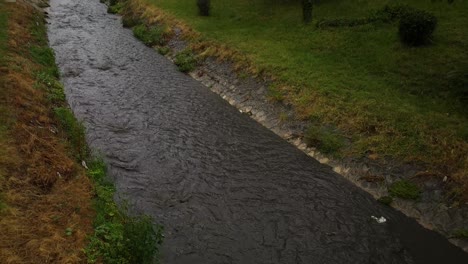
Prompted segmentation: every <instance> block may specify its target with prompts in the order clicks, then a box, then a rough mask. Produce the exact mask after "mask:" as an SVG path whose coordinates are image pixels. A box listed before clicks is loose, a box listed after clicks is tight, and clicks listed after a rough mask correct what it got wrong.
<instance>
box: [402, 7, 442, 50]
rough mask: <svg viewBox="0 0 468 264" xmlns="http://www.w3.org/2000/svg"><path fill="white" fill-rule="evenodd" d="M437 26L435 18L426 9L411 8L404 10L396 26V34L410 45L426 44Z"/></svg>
mask: <svg viewBox="0 0 468 264" xmlns="http://www.w3.org/2000/svg"><path fill="white" fill-rule="evenodd" d="M436 26H437V18H436V17H435V16H434V15H433V14H431V13H428V12H426V11H421V10H411V11H408V12H406V14H404V15H403V16H402V17H401V19H400V24H399V27H398V34H399V35H400V39H401V41H402V42H403V43H405V44H407V45H410V46H419V45H423V44H426V43H427V42H428V41H429V40H430V38H431V36H432V33H433V32H434V30H435V28H436Z"/></svg>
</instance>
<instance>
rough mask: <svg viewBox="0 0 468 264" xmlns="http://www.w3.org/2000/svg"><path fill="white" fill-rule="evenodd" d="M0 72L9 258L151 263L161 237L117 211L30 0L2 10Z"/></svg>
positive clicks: (5, 255) (0, 163) (4, 246)
mask: <svg viewBox="0 0 468 264" xmlns="http://www.w3.org/2000/svg"><path fill="white" fill-rule="evenodd" d="M0 73H1V74H0V88H1V91H2V93H0V110H1V111H0V205H1V206H0V209H1V210H0V241H1V243H0V259H1V260H2V261H3V262H5V263H82V262H92V263H94V262H99V263H101V262H104V263H152V262H153V261H154V255H155V254H156V253H157V252H158V246H159V244H160V243H161V239H162V235H161V230H160V229H158V230H157V232H156V231H155V230H154V229H153V225H152V222H151V221H150V220H149V219H148V218H146V217H132V216H129V215H128V214H127V213H126V212H127V211H126V210H124V209H121V208H120V207H118V206H117V205H116V204H115V203H114V201H113V197H114V188H113V186H112V184H111V183H109V182H108V181H107V180H106V178H105V173H104V172H105V166H104V163H102V162H100V161H99V160H97V159H95V158H93V157H91V156H90V151H89V149H88V147H87V145H86V141H85V133H84V128H83V126H82V125H81V124H80V123H79V122H77V120H76V119H75V117H74V116H73V113H72V112H71V110H70V109H69V108H68V106H67V104H66V102H65V95H64V91H63V86H62V84H61V83H60V82H59V80H58V77H59V71H58V69H57V67H56V65H55V57H54V53H53V51H52V50H51V49H50V48H49V47H48V42H47V37H46V28H45V20H44V17H43V14H42V13H41V12H39V11H38V10H37V9H35V8H33V7H32V5H31V4H29V3H26V2H23V1H21V0H19V1H18V2H17V3H11V4H4V3H3V2H0ZM86 162H87V163H88V164H90V165H89V168H85V167H88V166H87V165H86ZM93 222H94V223H93ZM93 227H94V228H93Z"/></svg>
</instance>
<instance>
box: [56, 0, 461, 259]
mask: <svg viewBox="0 0 468 264" xmlns="http://www.w3.org/2000/svg"><path fill="white" fill-rule="evenodd" d="M49 13H50V20H49V21H50V25H49V39H50V44H51V46H52V47H53V49H54V50H55V52H56V55H57V61H58V64H59V67H60V69H61V72H62V80H63V82H64V84H65V89H66V93H67V97H68V100H69V103H70V106H71V107H72V109H73V111H74V112H75V114H76V115H77V117H78V118H79V119H81V120H83V122H84V123H85V126H86V128H87V136H88V141H89V143H90V145H91V146H92V147H94V148H96V149H98V150H99V151H100V152H101V153H102V154H103V155H104V156H105V158H106V161H107V162H108V164H109V175H110V176H111V177H112V178H113V179H114V181H115V184H116V186H117V189H118V193H119V194H120V195H121V196H122V197H124V198H125V199H128V201H129V203H130V205H131V206H132V208H133V209H134V210H135V212H139V213H146V214H148V215H150V216H152V217H153V218H154V220H155V222H157V223H160V224H162V225H164V227H165V236H166V239H165V243H164V246H163V263H171V264H172V263H468V257H467V255H466V254H465V253H464V252H463V251H462V250H461V249H459V248H457V247H455V246H453V245H451V244H450V243H449V242H448V241H447V240H446V239H444V238H443V237H442V236H440V235H438V234H436V233H434V232H431V231H428V230H426V229H424V228H422V227H421V226H419V225H418V224H417V223H416V222H415V221H414V220H412V219H409V218H407V217H405V216H403V215H402V214H401V213H399V212H397V211H395V210H393V209H391V208H387V207H385V206H383V205H380V204H378V203H377V202H376V201H375V200H373V199H372V198H371V196H370V195H368V194H367V193H365V192H364V191H362V190H360V189H359V188H357V187H356V186H354V185H353V184H352V183H350V182H348V181H347V180H345V179H344V178H342V177H341V176H339V175H337V174H335V173H334V172H332V170H331V169H330V168H329V167H327V166H324V165H321V164H320V163H319V162H317V161H315V160H313V159H311V158H310V157H308V156H307V155H305V154H304V153H302V152H301V151H299V150H297V149H296V148H295V147H293V146H292V145H290V144H288V143H287V142H286V141H284V140H282V139H281V138H280V137H278V136H276V135H275V134H274V133H272V132H271V131H269V130H268V129H266V128H264V127H263V126H261V125H259V124H258V123H256V122H255V121H253V120H252V119H250V118H249V117H248V116H247V115H245V114H241V113H239V111H237V110H236V109H235V108H234V107H232V106H230V105H229V104H228V103H227V102H225V101H224V100H222V98H220V97H219V96H218V95H216V94H214V93H212V92H211V91H210V90H209V89H208V88H207V87H204V86H203V85H201V84H200V83H199V82H197V81H195V80H193V79H192V78H190V77H189V76H187V75H184V74H182V73H180V72H178V71H177V69H176V68H175V66H174V65H173V64H172V63H171V62H170V61H168V60H167V59H166V58H164V57H162V56H160V55H159V54H157V53H156V52H155V51H154V50H152V49H150V48H147V47H145V46H144V45H143V44H141V43H140V42H138V41H137V40H136V39H135V38H134V37H133V36H132V33H131V31H130V30H127V29H123V28H122V27H121V24H120V18H119V17H117V16H114V15H109V14H107V13H106V7H105V6H104V5H103V4H100V3H99V2H98V1H97V0H81V1H72V0H52V1H51V7H50V9H49ZM371 216H377V217H380V216H384V217H385V218H387V222H386V223H382V224H379V223H377V222H376V221H375V220H374V219H372V218H371Z"/></svg>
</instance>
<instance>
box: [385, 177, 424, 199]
mask: <svg viewBox="0 0 468 264" xmlns="http://www.w3.org/2000/svg"><path fill="white" fill-rule="evenodd" d="M388 191H389V192H390V194H391V195H392V196H394V197H399V198H403V199H409V200H417V199H418V198H419V196H420V195H421V189H420V188H419V187H418V186H417V185H416V184H414V183H412V182H409V181H407V180H400V181H396V182H394V183H393V184H392V185H391V186H390V187H389V188H388Z"/></svg>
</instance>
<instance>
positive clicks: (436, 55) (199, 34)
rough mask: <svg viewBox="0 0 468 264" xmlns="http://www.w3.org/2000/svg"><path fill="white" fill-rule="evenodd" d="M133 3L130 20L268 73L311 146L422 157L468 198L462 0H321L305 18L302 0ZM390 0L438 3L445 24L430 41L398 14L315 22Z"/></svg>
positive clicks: (275, 96) (356, 14) (466, 37)
mask: <svg viewBox="0 0 468 264" xmlns="http://www.w3.org/2000/svg"><path fill="white" fill-rule="evenodd" d="M129 2H130V5H132V6H133V7H132V8H130V9H131V10H133V11H135V10H137V13H138V12H140V13H139V14H129V13H128V12H127V11H126V10H125V8H124V9H123V13H124V15H126V16H127V17H131V16H132V15H133V16H134V17H144V18H145V19H146V20H147V21H146V22H147V23H150V24H151V23H166V24H170V25H178V26H179V27H180V28H182V30H183V31H184V32H185V35H186V37H187V40H189V41H190V42H191V46H192V48H193V49H194V50H196V51H197V52H198V54H201V56H217V57H218V58H221V59H229V60H232V61H234V62H235V63H236V64H237V67H238V68H239V69H247V70H246V71H247V72H248V73H249V74H256V75H259V76H262V77H267V78H270V79H273V80H274V82H273V85H272V86H271V87H270V92H271V97H272V100H276V101H283V102H284V103H287V104H291V105H292V106H293V107H294V109H295V111H296V117H297V118H299V119H301V120H305V121H308V122H310V125H311V127H312V128H311V129H309V130H308V131H305V137H306V138H308V139H309V140H308V142H310V143H311V144H316V145H317V146H318V147H320V146H324V147H325V151H327V152H331V153H332V154H334V155H337V156H351V157H366V156H368V157H372V159H382V160H383V159H387V158H391V159H397V160H402V161H405V162H413V163H418V164H424V165H425V167H426V168H427V169H428V171H425V172H423V173H420V174H418V175H425V176H423V177H437V178H439V179H442V178H444V177H445V176H447V177H448V182H449V183H451V184H452V188H451V196H452V197H457V198H463V196H464V198H468V197H467V194H468V157H467V153H468V102H467V94H468V91H467V90H466V89H467V88H466V87H468V76H467V75H466V72H467V71H468V50H467V49H466V46H467V45H468V34H467V31H466V26H465V25H466V24H468V3H467V2H466V1H455V2H454V3H453V4H448V3H447V2H446V1H426V0H414V1H405V0H400V1H388V0H378V1H358V0H352V1H340V0H336V1H320V2H321V3H320V4H317V5H316V6H315V7H314V14H313V16H314V20H313V22H312V23H311V24H310V25H304V24H302V22H301V18H302V13H301V8H300V4H299V1H273V0H272V1H265V0H254V1H246V0H241V1H234V2H232V1H227V0H220V1H212V10H211V16H210V17H200V16H198V10H197V6H196V4H195V1H192V0H180V1H171V0H131V1H129ZM391 3H393V4H396V3H406V4H409V5H411V6H413V7H415V8H419V9H423V10H426V11H429V12H432V13H433V14H434V15H435V16H436V17H437V18H438V21H439V22H438V27H437V29H436V31H435V33H434V37H433V41H432V43H430V44H429V45H426V46H422V47H408V46H406V45H404V44H402V43H401V42H400V41H399V39H398V34H397V31H398V27H397V25H396V24H395V23H380V22H377V23H369V24H365V25H360V26H353V27H336V28H318V27H316V22H318V21H321V20H324V19H328V20H329V19H347V20H352V19H359V18H362V17H367V16H369V15H370V14H372V13H374V12H375V11H376V10H379V9H382V8H383V7H384V6H385V5H386V4H391ZM135 6H137V7H135ZM141 7H144V8H141ZM138 10H139V11H138ZM127 21H128V19H127ZM330 146H331V147H330Z"/></svg>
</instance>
